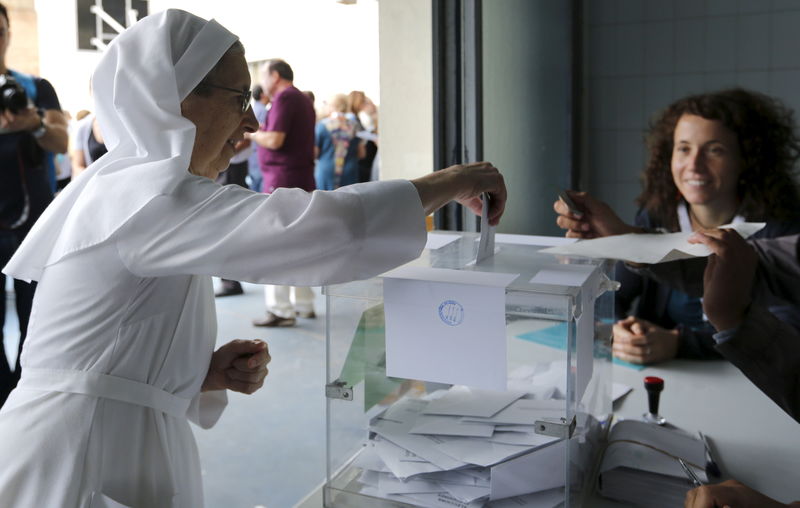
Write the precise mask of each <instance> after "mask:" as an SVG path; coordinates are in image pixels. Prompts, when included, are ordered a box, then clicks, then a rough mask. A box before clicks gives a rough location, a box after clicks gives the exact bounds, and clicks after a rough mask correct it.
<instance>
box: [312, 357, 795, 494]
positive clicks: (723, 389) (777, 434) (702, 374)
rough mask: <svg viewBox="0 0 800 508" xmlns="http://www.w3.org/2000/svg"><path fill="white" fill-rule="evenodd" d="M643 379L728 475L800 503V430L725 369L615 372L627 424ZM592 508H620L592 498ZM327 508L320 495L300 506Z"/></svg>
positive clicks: (639, 402)
mask: <svg viewBox="0 0 800 508" xmlns="http://www.w3.org/2000/svg"><path fill="white" fill-rule="evenodd" d="M645 376H659V377H661V378H663V379H664V392H662V394H661V404H660V407H659V412H660V413H661V414H662V415H663V416H665V417H666V418H667V420H668V421H669V422H670V423H671V424H673V425H676V426H678V427H681V428H683V429H686V430H689V431H697V430H700V431H702V432H703V433H704V434H705V435H706V436H707V437H708V439H709V442H710V443H711V448H712V450H713V451H714V452H715V456H716V458H717V459H718V461H719V463H720V467H721V468H722V471H723V474H724V475H726V476H728V477H733V478H736V479H738V480H739V481H742V482H744V483H745V484H747V485H749V486H751V487H753V488H755V489H758V490H760V491H761V492H763V493H765V494H767V495H769V496H771V497H773V498H775V499H777V500H779V501H782V502H790V501H795V500H798V499H800V473H798V471H800V423H797V422H796V421H794V420H793V419H792V418H791V417H789V415H787V414H786V413H784V412H783V410H782V409H780V408H779V407H778V406H777V405H775V403H773V402H772V401H771V400H770V399H769V398H767V396H765V395H764V394H763V393H761V391H759V390H758V388H756V387H755V385H753V384H752V383H751V382H750V381H749V380H748V379H747V378H746V377H745V376H744V375H743V374H742V373H741V372H740V371H739V370H738V369H737V368H736V367H734V366H733V365H731V364H729V363H728V362H725V361H711V362H699V361H687V360H674V361H671V362H667V363H666V364H663V365H660V366H656V367H648V368H647V369H645V370H642V371H636V370H634V369H629V368H626V367H621V366H617V365H615V366H614V374H613V377H614V380H615V381H618V382H621V383H625V384H627V385H629V386H632V387H633V388H634V390H633V392H631V393H629V394H628V395H626V396H625V398H624V399H622V400H621V401H620V402H619V403H618V404H617V405H615V408H614V410H615V413H616V414H617V415H618V416H619V417H623V418H639V417H640V416H641V415H642V413H644V412H645V411H646V410H647V394H646V393H645V390H644V387H643V380H644V377H645ZM589 504H590V505H591V506H592V507H593V508H595V507H596V508H612V507H619V506H622V505H621V504H619V503H615V502H613V501H609V500H605V499H602V498H600V497H592V498H591V502H590V503H589ZM297 506H298V508H322V492H321V488H318V489H316V490H315V491H314V492H312V493H311V494H309V497H308V498H307V499H306V500H304V501H303V502H301V503H300V504H298V505H297Z"/></svg>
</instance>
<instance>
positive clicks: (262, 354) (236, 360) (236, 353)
mask: <svg viewBox="0 0 800 508" xmlns="http://www.w3.org/2000/svg"><path fill="white" fill-rule="evenodd" d="M271 359H272V357H270V356H269V347H268V346H267V343H266V342H264V341H261V340H234V341H231V342H228V343H227V344H225V345H224V346H222V347H220V348H219V349H217V350H216V351H215V352H214V354H213V355H212V356H211V364H210V365H209V367H208V374H206V379H205V381H203V387H202V391H204V392H207V391H212V390H225V389H228V390H233V391H234V392H240V393H246V394H248V395H249V394H251V393H253V392H255V391H256V390H258V389H259V388H261V387H262V386H263V385H264V378H266V377H267V374H268V373H269V371H268V370H267V364H268V363H269V362H270V360H271Z"/></svg>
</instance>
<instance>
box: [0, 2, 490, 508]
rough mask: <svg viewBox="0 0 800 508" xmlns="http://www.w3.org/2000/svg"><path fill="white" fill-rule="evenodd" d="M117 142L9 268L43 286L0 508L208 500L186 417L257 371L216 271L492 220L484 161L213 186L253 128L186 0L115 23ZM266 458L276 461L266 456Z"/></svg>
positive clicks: (222, 60)
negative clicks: (341, 178) (315, 180)
mask: <svg viewBox="0 0 800 508" xmlns="http://www.w3.org/2000/svg"><path fill="white" fill-rule="evenodd" d="M92 79H93V90H94V100H95V109H96V111H97V118H98V121H99V122H100V128H101V130H102V131H103V135H104V136H105V140H106V144H107V146H108V153H107V154H106V155H105V156H104V157H102V158H100V159H99V160H98V161H96V162H95V163H93V164H92V165H91V166H89V168H88V169H87V170H86V171H85V172H83V173H82V174H81V175H80V176H79V177H78V178H77V179H76V180H75V181H74V182H73V183H72V184H70V185H69V186H68V187H67V188H66V189H65V190H64V191H63V192H62V193H61V194H60V195H59V197H58V198H57V199H56V200H55V201H54V202H53V203H52V205H51V206H50V207H49V208H48V209H47V211H46V212H45V213H44V214H43V215H42V217H41V218H40V219H39V221H38V222H37V223H36V225H35V226H34V227H33V229H32V230H31V232H30V234H28V236H27V238H26V240H25V242H24V243H23V244H22V245H21V247H20V248H19V250H18V251H17V253H16V255H15V256H14V257H13V258H12V259H11V260H10V262H9V263H8V265H7V266H6V267H5V268H4V273H6V274H8V275H10V276H13V277H15V278H18V279H24V280H29V281H37V282H38V287H37V291H36V297H35V301H34V306H33V311H32V314H31V320H30V325H29V329H28V338H27V341H26V343H25V347H24V350H23V352H22V379H21V381H20V383H19V385H18V387H17V388H16V389H15V390H14V391H13V392H12V393H11V395H10V396H9V398H8V401H7V402H6V404H5V406H4V407H3V408H2V411H0V463H2V464H3V465H2V467H0V506H8V507H32V506H39V507H55V506H58V507H80V508H85V507H92V508H94V507H112V506H113V507H120V506H128V507H149V508H150V507H191V508H197V507H200V506H202V505H203V500H202V485H201V475H200V464H199V458H198V453H197V447H196V445H195V442H194V438H193V435H192V432H191V430H190V428H189V424H188V422H189V421H192V422H194V423H195V424H197V425H199V426H200V427H203V428H208V427H210V426H212V425H214V423H215V422H216V421H217V419H218V418H219V416H220V414H221V412H222V411H223V409H224V407H225V405H226V402H227V399H226V391H227V390H234V391H239V392H243V393H252V392H253V391H255V390H257V389H258V388H259V387H261V385H262V383H263V381H264V377H265V376H266V374H267V368H266V366H267V363H268V362H269V359H270V358H269V353H268V350H267V346H266V344H265V343H263V342H260V341H233V342H231V343H228V344H227V345H225V346H222V347H221V348H220V349H218V350H217V351H216V352H214V350H213V348H214V344H215V339H216V317H215V309H214V295H213V291H212V284H211V276H219V277H223V278H226V279H231V280H242V281H250V282H255V283H259V284H286V285H295V286H318V285H324V284H335V283H340V282H345V281H351V280H357V279H363V278H368V277H373V276H375V275H377V274H379V273H381V272H383V271H385V270H388V269H391V268H393V267H395V266H398V265H400V264H402V263H405V262H408V261H410V260H412V259H414V258H416V257H417V256H419V254H420V252H421V250H422V249H423V246H424V244H425V240H426V233H425V221H424V218H425V216H426V215H427V214H429V213H431V212H433V211H434V210H436V209H437V208H439V207H441V206H443V205H444V204H446V203H447V202H449V201H451V200H454V199H455V200H458V201H459V202H461V203H463V204H465V205H467V206H469V207H470V208H471V209H472V210H473V211H477V212H479V211H480V200H479V197H478V196H479V195H480V194H481V193H484V192H485V193H488V194H489V195H490V196H491V197H492V200H491V203H492V208H491V211H490V221H491V222H492V223H494V224H496V223H497V222H498V221H499V219H500V217H501V215H502V213H503V209H504V204H505V200H506V189H505V184H504V183H503V178H502V176H501V175H500V174H499V172H498V171H497V170H496V169H495V168H494V167H492V165H491V164H488V163H477V164H472V165H465V166H453V167H450V168H446V169H443V170H441V171H437V172H433V173H431V174H429V175H427V176H425V177H422V178H419V179H417V180H413V181H387V182H374V183H368V184H359V185H353V186H350V187H346V188H343V189H340V190H337V191H332V192H320V191H317V192H313V193H307V192H304V191H301V190H297V189H278V190H276V191H275V192H274V193H272V194H271V195H266V194H260V193H255V192H251V191H249V190H247V189H243V188H241V187H238V186H235V185H231V186H226V187H221V186H219V185H218V184H216V183H215V182H214V179H215V178H216V176H217V175H218V174H219V172H220V171H223V170H224V169H225V168H226V167H227V165H228V161H229V160H230V158H231V156H232V155H233V154H234V145H235V144H236V143H237V142H238V141H240V140H241V139H243V137H244V135H245V133H247V132H254V131H255V130H256V129H257V127H258V125H257V123H256V120H255V117H254V115H253V111H252V109H250V107H249V101H250V93H249V91H248V90H249V88H250V75H249V73H248V68H247V64H246V61H245V58H244V49H243V47H242V45H241V43H239V42H238V40H237V37H236V36H235V35H233V34H232V33H230V32H229V31H228V30H226V29H225V28H223V27H222V26H221V25H219V24H218V23H216V22H215V21H213V20H212V21H206V20H204V19H201V18H198V17H197V16H194V15H192V14H189V13H187V12H184V11H179V10H167V11H164V12H161V13H158V14H154V15H151V16H148V17H146V18H144V19H142V20H141V21H139V22H138V23H136V24H135V25H133V26H132V27H130V28H129V29H128V30H126V31H125V32H123V33H122V34H120V35H119V36H118V37H117V38H116V39H115V40H114V41H113V42H112V43H111V44H110V45H109V47H108V49H107V51H106V53H105V55H104V56H103V57H102V60H101V61H100V64H99V65H98V67H97V69H96V71H95V73H94V75H93V78H92ZM276 460H277V459H276Z"/></svg>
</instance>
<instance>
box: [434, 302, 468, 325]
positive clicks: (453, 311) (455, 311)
mask: <svg viewBox="0 0 800 508" xmlns="http://www.w3.org/2000/svg"><path fill="white" fill-rule="evenodd" d="M439 319H441V320H442V322H443V323H444V324H446V325H449V326H458V325H460V324H461V323H462V322H463V321H464V307H463V306H462V305H461V304H460V303H458V302H457V301H455V300H445V301H443V302H442V303H441V305H439Z"/></svg>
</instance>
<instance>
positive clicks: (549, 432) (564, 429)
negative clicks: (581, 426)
mask: <svg viewBox="0 0 800 508" xmlns="http://www.w3.org/2000/svg"><path fill="white" fill-rule="evenodd" d="M534 426H535V432H536V433H537V434H542V435H544V436H552V437H561V438H565V439H569V438H571V437H572V433H573V432H575V416H574V415H573V417H572V420H571V421H569V422H567V419H566V418H559V419H558V420H551V419H547V418H546V419H544V420H536V422H534Z"/></svg>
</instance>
